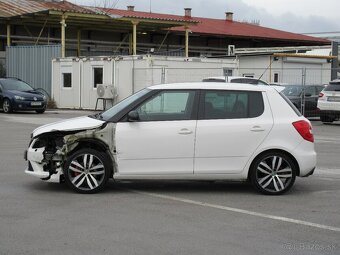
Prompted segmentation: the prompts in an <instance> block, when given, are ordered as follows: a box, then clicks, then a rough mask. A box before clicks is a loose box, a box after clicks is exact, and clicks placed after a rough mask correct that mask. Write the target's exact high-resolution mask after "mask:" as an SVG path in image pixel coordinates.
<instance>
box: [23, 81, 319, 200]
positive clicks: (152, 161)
mask: <svg viewBox="0 0 340 255" xmlns="http://www.w3.org/2000/svg"><path fill="white" fill-rule="evenodd" d="M313 142H314V138H313V134H312V127H311V124H310V122H309V121H308V120H307V119H306V118H304V117H303V116H301V114H300V113H299V112H298V111H297V110H296V109H295V107H294V106H293V105H292V104H291V103H290V101H289V100H288V99H287V98H286V97H285V96H283V95H281V94H280V93H278V92H277V91H276V90H275V89H273V88H271V87H269V86H252V85H249V84H248V85H247V84H238V85H235V84H229V86H227V87H226V86H225V85H223V84H221V83H209V84H208V83H189V84H188V83H187V84H167V85H158V86H153V87H149V88H146V89H143V90H141V91H139V92H137V93H136V94H134V95H132V96H130V97H128V98H127V99H125V100H123V101H121V102H120V103H118V104H116V105H115V106H113V107H112V108H111V109H109V110H107V111H105V112H103V113H100V114H96V115H94V116H88V117H80V118H75V119H70V120H65V121H61V122H57V123H54V124H50V125H45V126H42V127H40V128H37V129H36V130H34V131H33V133H32V140H31V142H30V145H29V148H28V150H27V152H26V159H27V160H28V168H27V170H26V173H27V174H30V175H33V176H36V177H38V178H40V179H42V180H45V181H50V182H61V181H63V180H65V181H66V183H67V184H68V185H69V186H70V187H71V188H72V189H74V190H75V191H77V192H81V193H94V192H97V191H100V190H102V189H103V188H104V186H105V185H106V183H107V181H108V179H109V178H113V179H115V180H137V179H162V180H249V181H251V183H252V184H253V186H254V187H255V188H256V189H257V190H259V191H260V192H262V193H265V194H274V195H277V194H282V193H284V192H286V191H288V190H289V189H290V188H291V187H292V185H293V183H294V181H295V177H296V176H302V177H304V176H309V175H311V174H312V173H313V171H314V169H315V165H316V153H315V150H314V143H313Z"/></svg>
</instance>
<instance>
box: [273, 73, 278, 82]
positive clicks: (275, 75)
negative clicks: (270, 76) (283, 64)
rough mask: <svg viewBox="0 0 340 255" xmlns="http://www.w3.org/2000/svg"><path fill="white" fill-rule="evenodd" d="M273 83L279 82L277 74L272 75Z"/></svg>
mask: <svg viewBox="0 0 340 255" xmlns="http://www.w3.org/2000/svg"><path fill="white" fill-rule="evenodd" d="M274 82H279V73H274Z"/></svg>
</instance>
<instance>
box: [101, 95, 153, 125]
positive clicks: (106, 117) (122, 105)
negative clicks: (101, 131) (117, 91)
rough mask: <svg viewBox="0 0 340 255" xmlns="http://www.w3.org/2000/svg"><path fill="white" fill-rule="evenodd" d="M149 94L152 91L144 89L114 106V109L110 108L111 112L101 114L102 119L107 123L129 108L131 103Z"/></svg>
mask: <svg viewBox="0 0 340 255" xmlns="http://www.w3.org/2000/svg"><path fill="white" fill-rule="evenodd" d="M149 92H150V89H143V90H140V91H139V92H137V93H136V94H133V95H131V96H129V97H127V98H125V99H123V100H122V101H120V102H119V103H117V104H115V105H114V106H112V108H110V109H109V110H107V111H105V112H103V113H102V114H100V116H101V118H102V119H103V120H105V121H108V120H109V119H111V118H112V117H113V116H114V115H116V114H117V113H119V112H120V111H121V110H123V109H124V108H125V107H127V106H128V105H130V104H131V103H133V102H134V101H136V100H138V99H139V98H141V97H142V96H144V95H146V94H147V93H149Z"/></svg>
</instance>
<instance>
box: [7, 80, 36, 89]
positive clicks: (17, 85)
mask: <svg viewBox="0 0 340 255" xmlns="http://www.w3.org/2000/svg"><path fill="white" fill-rule="evenodd" d="M1 84H2V87H3V88H4V89H5V90H18V91H32V90H33V88H32V87H31V86H30V85H28V84H27V83H25V82H23V81H19V80H15V79H6V80H2V81H1Z"/></svg>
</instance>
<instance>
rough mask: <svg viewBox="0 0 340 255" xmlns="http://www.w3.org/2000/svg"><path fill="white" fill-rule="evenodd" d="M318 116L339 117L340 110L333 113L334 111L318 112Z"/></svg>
mask: <svg viewBox="0 0 340 255" xmlns="http://www.w3.org/2000/svg"><path fill="white" fill-rule="evenodd" d="M320 116H327V117H335V118H339V117H340V110H339V111H334V110H320Z"/></svg>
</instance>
